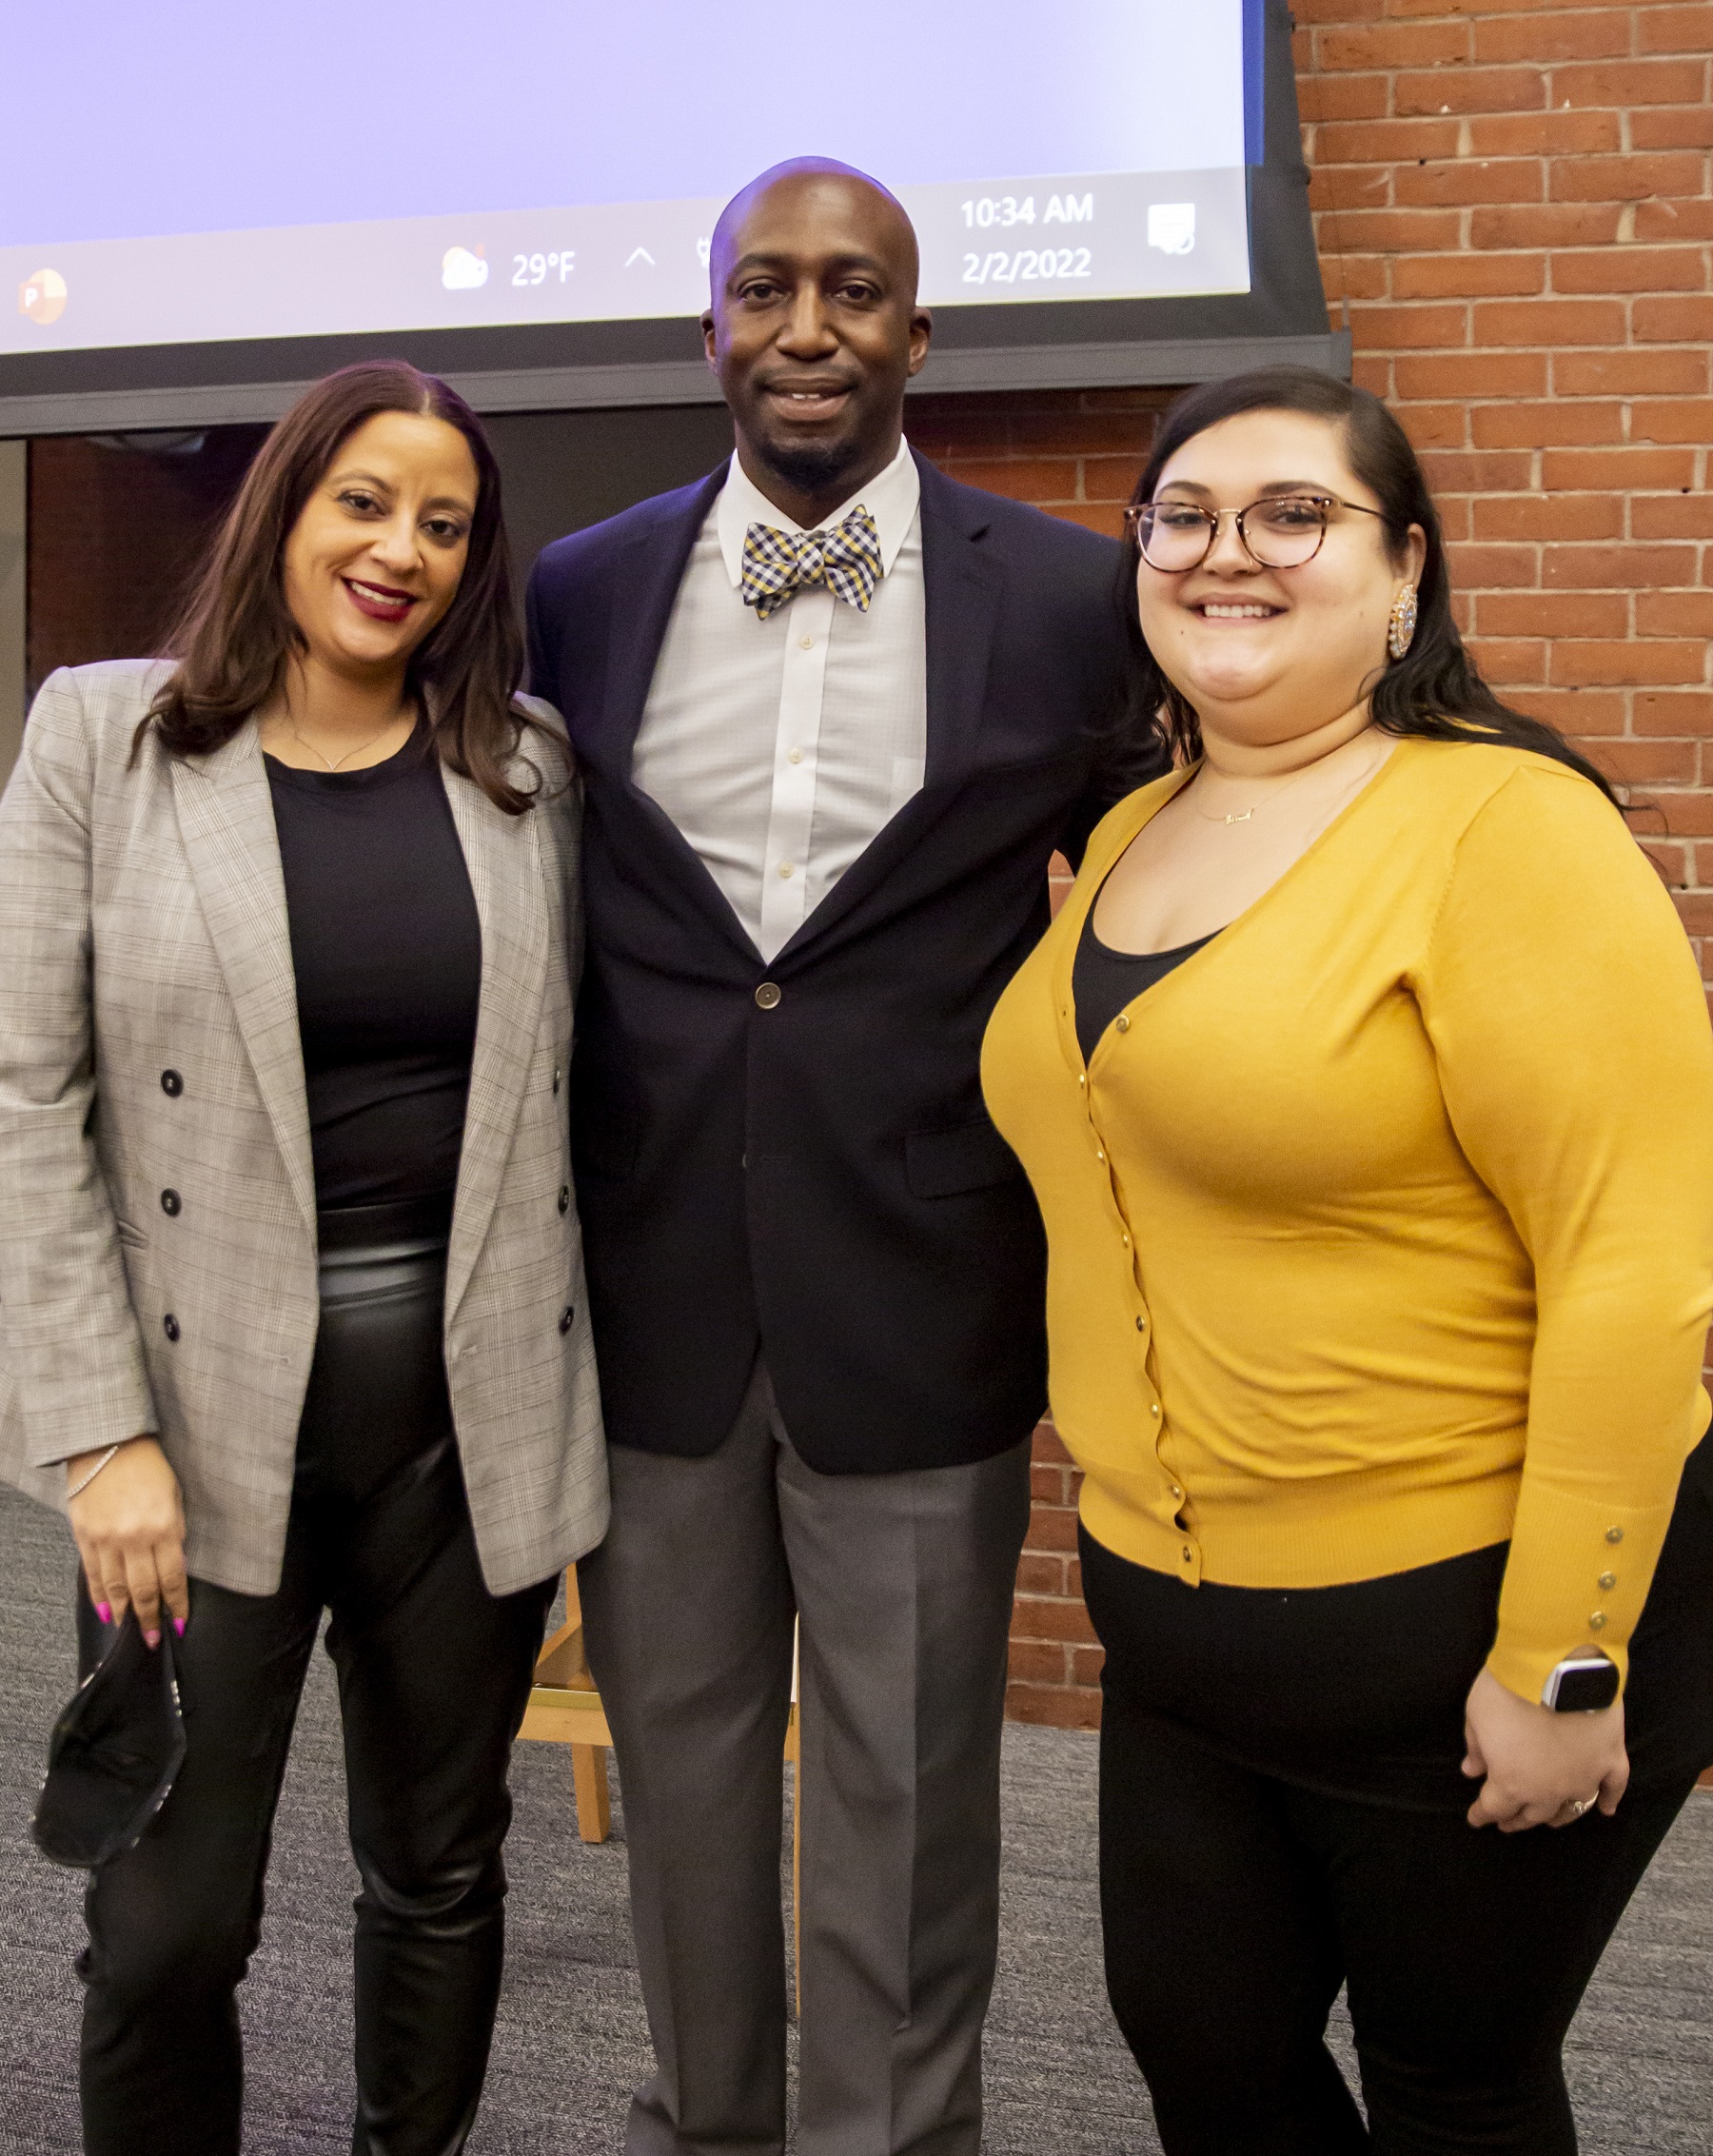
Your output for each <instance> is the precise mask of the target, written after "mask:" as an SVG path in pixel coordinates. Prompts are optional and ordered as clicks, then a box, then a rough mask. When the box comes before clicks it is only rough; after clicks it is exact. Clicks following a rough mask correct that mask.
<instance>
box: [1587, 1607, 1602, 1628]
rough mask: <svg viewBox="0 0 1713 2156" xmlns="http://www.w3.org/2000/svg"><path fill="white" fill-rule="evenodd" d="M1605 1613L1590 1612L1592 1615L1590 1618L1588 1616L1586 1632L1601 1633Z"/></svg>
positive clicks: (1600, 1611) (1598, 1611)
mask: <svg viewBox="0 0 1713 2156" xmlns="http://www.w3.org/2000/svg"><path fill="white" fill-rule="evenodd" d="M1604 1626H1605V1611H1604V1610H1596V1611H1594V1612H1592V1613H1591V1614H1590V1616H1589V1618H1588V1630H1589V1631H1590V1632H1599V1631H1601V1630H1602V1629H1603V1627H1604Z"/></svg>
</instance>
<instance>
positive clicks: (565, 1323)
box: [560, 1302, 577, 1333]
mask: <svg viewBox="0 0 1713 2156" xmlns="http://www.w3.org/2000/svg"><path fill="white" fill-rule="evenodd" d="M576 1317H577V1306H576V1304H575V1303H569V1302H568V1303H567V1304H566V1305H565V1307H564V1309H563V1310H561V1312H560V1331H561V1333H568V1332H570V1330H571V1327H572V1325H573V1323H574V1322H575V1321H576Z"/></svg>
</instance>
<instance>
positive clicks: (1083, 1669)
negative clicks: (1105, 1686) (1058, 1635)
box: [1071, 1647, 1106, 1688]
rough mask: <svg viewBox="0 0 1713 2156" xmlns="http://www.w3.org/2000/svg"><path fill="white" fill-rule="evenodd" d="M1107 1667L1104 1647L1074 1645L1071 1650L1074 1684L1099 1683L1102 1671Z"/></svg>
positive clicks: (1092, 1684)
mask: <svg viewBox="0 0 1713 2156" xmlns="http://www.w3.org/2000/svg"><path fill="white" fill-rule="evenodd" d="M1105 1667H1106V1649H1105V1648H1104V1647H1073V1649H1072V1650H1071V1681H1072V1683H1073V1684H1074V1685H1088V1686H1090V1687H1091V1688H1092V1687H1093V1686H1095V1685H1097V1684H1099V1682H1100V1672H1101V1671H1102V1670H1103V1669H1104V1668H1105Z"/></svg>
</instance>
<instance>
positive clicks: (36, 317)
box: [18, 269, 66, 325]
mask: <svg viewBox="0 0 1713 2156" xmlns="http://www.w3.org/2000/svg"><path fill="white" fill-rule="evenodd" d="M65 311H66V280H65V279H64V278H63V277H62V276H61V275H60V273H59V271H58V270H57V269H37V270H35V271H33V272H32V273H31V274H30V276H28V277H26V278H25V280H24V282H23V283H22V284H21V285H20V286H19V287H18V312H19V313H20V314H27V315H29V317H30V320H31V322H40V323H42V324H44V325H46V324H48V323H49V322H57V321H58V320H59V318H60V316H61V315H62V314H64V313H65Z"/></svg>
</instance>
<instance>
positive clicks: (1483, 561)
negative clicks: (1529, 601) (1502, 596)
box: [1447, 545, 1536, 591]
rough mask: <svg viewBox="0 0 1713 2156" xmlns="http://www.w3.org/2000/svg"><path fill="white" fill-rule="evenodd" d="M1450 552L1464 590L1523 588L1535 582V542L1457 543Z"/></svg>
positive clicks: (1453, 572)
mask: <svg viewBox="0 0 1713 2156" xmlns="http://www.w3.org/2000/svg"><path fill="white" fill-rule="evenodd" d="M1447 552H1448V554H1449V556H1450V563H1451V581H1452V583H1453V584H1456V585H1457V586H1458V587H1459V589H1460V590H1464V591H1492V590H1495V589H1512V590H1523V589H1527V588H1529V587H1531V586H1532V585H1533V584H1534V582H1535V575H1536V569H1535V550H1534V548H1533V547H1532V546H1468V545H1453V546H1451V547H1449V548H1448V549H1447Z"/></svg>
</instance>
